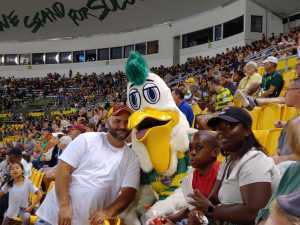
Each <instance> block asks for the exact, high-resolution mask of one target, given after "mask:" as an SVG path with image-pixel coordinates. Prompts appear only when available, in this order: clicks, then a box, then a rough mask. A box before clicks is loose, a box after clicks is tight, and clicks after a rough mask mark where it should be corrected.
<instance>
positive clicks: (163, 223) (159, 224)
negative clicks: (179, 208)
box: [148, 216, 175, 225]
mask: <svg viewBox="0 0 300 225" xmlns="http://www.w3.org/2000/svg"><path fill="white" fill-rule="evenodd" d="M148 225H175V224H174V223H173V222H172V221H171V220H169V219H168V218H166V217H162V216H161V217H157V218H154V219H152V220H151V221H150V222H149V223H148Z"/></svg>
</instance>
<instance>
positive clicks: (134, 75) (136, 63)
mask: <svg viewBox="0 0 300 225" xmlns="http://www.w3.org/2000/svg"><path fill="white" fill-rule="evenodd" d="M125 70H126V74H127V78H128V80H129V82H131V83H133V84H134V85H137V86H139V85H142V84H143V83H144V82H145V81H146V79H147V77H148V74H149V68H148V65H147V63H146V61H145V59H144V58H143V57H142V56H141V55H140V54H139V53H138V52H131V53H130V56H129V58H128V61H127V64H126V67H125Z"/></svg>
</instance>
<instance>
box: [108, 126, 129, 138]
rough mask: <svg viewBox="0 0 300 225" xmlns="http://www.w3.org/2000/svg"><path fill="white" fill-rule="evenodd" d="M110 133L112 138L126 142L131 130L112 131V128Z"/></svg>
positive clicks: (109, 129)
mask: <svg viewBox="0 0 300 225" xmlns="http://www.w3.org/2000/svg"><path fill="white" fill-rule="evenodd" d="M108 133H110V135H111V136H113V137H114V138H116V139H117V140H119V141H125V140H126V139H127V138H128V136H129V135H130V131H129V130H125V129H112V128H110V127H108Z"/></svg>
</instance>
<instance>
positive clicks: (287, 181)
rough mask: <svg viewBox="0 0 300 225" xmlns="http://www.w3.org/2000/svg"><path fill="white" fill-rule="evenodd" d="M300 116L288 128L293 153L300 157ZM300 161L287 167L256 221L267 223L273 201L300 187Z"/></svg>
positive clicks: (288, 138)
mask: <svg viewBox="0 0 300 225" xmlns="http://www.w3.org/2000/svg"><path fill="white" fill-rule="evenodd" d="M299 128H300V117H299V116H298V117H296V118H294V119H293V120H292V121H290V122H289V124H288V129H287V143H286V144H287V145H288V146H289V148H290V149H292V151H293V153H294V154H296V155H297V156H298V157H299V156H300V142H299V135H300V129H299ZM299 173H300V163H299V160H298V161H297V162H296V163H294V164H292V165H290V167H288V168H287V170H286V171H285V173H284V174H283V176H282V177H281V180H280V183H279V185H278V188H277V189H276V191H275V192H274V193H273V195H272V197H271V199H270V200H269V203H268V204H267V206H266V207H265V208H264V209H262V210H260V211H259V213H258V215H257V218H256V222H257V223H258V224H259V225H265V222H266V220H267V219H268V217H269V213H270V208H271V205H272V202H273V201H274V200H275V199H276V198H277V197H278V196H281V195H287V194H290V193H292V192H294V191H296V190H297V189H299V188H300V176H299Z"/></svg>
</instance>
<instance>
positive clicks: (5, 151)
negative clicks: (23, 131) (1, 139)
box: [0, 143, 7, 163]
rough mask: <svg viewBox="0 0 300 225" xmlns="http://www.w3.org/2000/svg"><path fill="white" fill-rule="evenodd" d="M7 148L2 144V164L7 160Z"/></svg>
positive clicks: (0, 147)
mask: <svg viewBox="0 0 300 225" xmlns="http://www.w3.org/2000/svg"><path fill="white" fill-rule="evenodd" d="M6 154H7V148H6V146H5V145H4V144H3V143H0V163H1V162H2V161H4V160H5V158H6Z"/></svg>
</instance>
